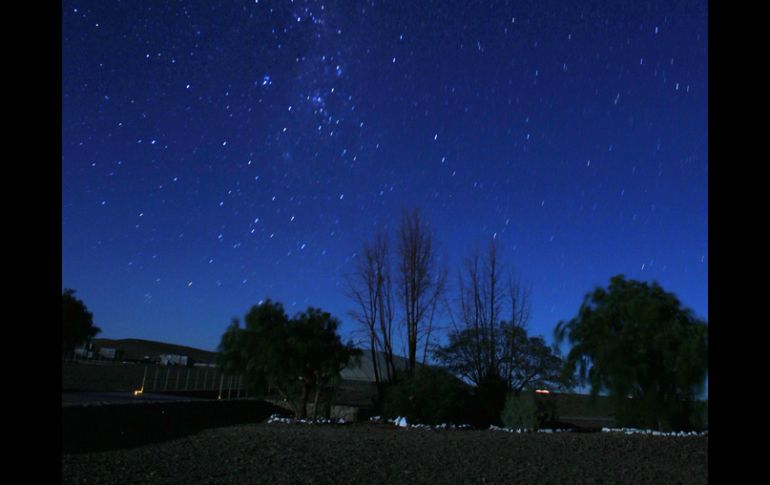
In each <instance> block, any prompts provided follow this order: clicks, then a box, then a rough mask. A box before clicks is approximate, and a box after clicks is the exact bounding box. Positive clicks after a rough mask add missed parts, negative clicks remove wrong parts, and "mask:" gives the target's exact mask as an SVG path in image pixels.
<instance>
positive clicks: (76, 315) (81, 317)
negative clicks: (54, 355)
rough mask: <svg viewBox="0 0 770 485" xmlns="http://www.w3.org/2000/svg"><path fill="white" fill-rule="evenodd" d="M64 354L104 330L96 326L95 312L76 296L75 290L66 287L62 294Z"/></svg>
mask: <svg viewBox="0 0 770 485" xmlns="http://www.w3.org/2000/svg"><path fill="white" fill-rule="evenodd" d="M61 303H62V305H61V335H62V355H64V354H66V353H69V352H72V351H73V350H75V347H77V346H78V345H80V344H82V343H85V342H88V341H89V340H90V339H92V338H93V337H95V336H96V334H98V333H99V332H101V331H102V330H101V329H100V328H99V327H96V326H94V321H93V314H92V313H91V312H89V311H88V308H86V305H85V304H84V303H83V302H82V301H80V300H79V299H78V298H76V297H75V290H72V289H69V288H67V289H65V290H64V293H62V296H61Z"/></svg>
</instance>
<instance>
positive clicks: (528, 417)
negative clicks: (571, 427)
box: [501, 391, 556, 429]
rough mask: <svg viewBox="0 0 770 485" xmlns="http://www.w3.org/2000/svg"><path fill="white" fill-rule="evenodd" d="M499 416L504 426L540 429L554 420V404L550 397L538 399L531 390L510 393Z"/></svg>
mask: <svg viewBox="0 0 770 485" xmlns="http://www.w3.org/2000/svg"><path fill="white" fill-rule="evenodd" d="M501 418H502V421H503V425H504V426H505V427H506V428H511V429H518V428H525V429H540V428H543V427H545V426H546V425H547V424H548V423H551V422H553V421H555V420H556V404H555V403H554V402H553V401H552V400H551V399H538V397H537V396H536V395H535V394H534V393H533V392H528V391H522V392H520V393H519V394H516V393H511V394H509V395H508V398H507V399H506V400H505V407H504V408H503V412H502V415H501Z"/></svg>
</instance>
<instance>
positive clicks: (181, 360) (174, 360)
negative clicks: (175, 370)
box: [160, 354, 192, 366]
mask: <svg viewBox="0 0 770 485" xmlns="http://www.w3.org/2000/svg"><path fill="white" fill-rule="evenodd" d="M188 362H189V363H190V364H192V361H191V359H190V358H189V357H187V356H186V355H178V354H160V364H161V365H184V366H186V365H188Z"/></svg>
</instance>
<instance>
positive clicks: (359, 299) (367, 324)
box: [347, 231, 395, 389]
mask: <svg viewBox="0 0 770 485" xmlns="http://www.w3.org/2000/svg"><path fill="white" fill-rule="evenodd" d="M347 283H348V297H349V298H350V299H351V300H352V301H353V302H354V303H355V305H356V306H355V309H354V310H352V311H351V312H350V315H351V316H352V317H353V318H354V319H355V320H356V321H357V322H358V323H359V324H360V325H361V328H362V329H363V330H364V331H365V332H366V336H367V339H368V341H369V348H370V352H371V358H372V366H373V368H374V378H375V382H376V384H377V388H378V389H380V388H381V385H382V383H383V382H392V381H393V380H394V379H395V365H394V363H393V318H394V312H393V306H394V305H393V291H392V281H391V277H390V268H389V262H388V241H387V236H386V234H385V233H384V232H382V231H380V232H378V233H376V234H375V236H374V239H373V241H371V242H369V241H367V242H365V243H364V248H363V252H362V253H361V257H360V258H358V260H357V263H356V267H355V270H354V272H353V274H351V275H349V276H348V278H347ZM378 351H380V352H382V353H383V355H384V356H385V359H384V360H385V362H384V369H382V368H381V367H380V366H381V362H380V359H379V357H378Z"/></svg>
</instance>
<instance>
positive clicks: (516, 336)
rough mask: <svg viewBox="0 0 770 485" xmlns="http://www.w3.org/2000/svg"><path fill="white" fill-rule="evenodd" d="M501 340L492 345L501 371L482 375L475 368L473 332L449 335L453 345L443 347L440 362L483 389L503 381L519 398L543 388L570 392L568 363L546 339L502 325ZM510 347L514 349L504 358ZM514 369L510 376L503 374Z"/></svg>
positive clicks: (474, 338)
mask: <svg viewBox="0 0 770 485" xmlns="http://www.w3.org/2000/svg"><path fill="white" fill-rule="evenodd" d="M498 330H499V333H498V335H499V338H498V339H497V340H496V341H495V342H493V343H492V345H493V346H494V348H495V353H496V354H497V356H498V360H497V363H498V367H495V368H489V369H488V370H486V371H485V373H483V374H480V373H478V372H477V370H476V368H475V365H474V364H475V362H474V349H476V348H478V345H477V337H476V335H475V333H474V331H473V330H472V329H462V330H455V331H453V332H451V333H450V334H449V343H448V344H447V345H445V346H443V347H439V348H438V349H437V350H436V352H435V355H436V358H437V360H438V361H439V362H441V363H442V364H443V365H444V366H445V367H446V368H447V369H449V370H450V371H452V372H454V373H455V374H457V375H458V376H461V377H463V378H464V379H466V380H468V381H470V382H472V383H473V384H475V385H476V386H481V385H482V383H483V382H484V381H485V380H489V379H500V380H501V381H502V382H503V383H504V384H505V390H506V391H513V392H514V393H516V394H518V393H519V392H521V391H522V390H524V389H535V388H541V387H550V388H569V387H570V383H569V381H568V380H567V382H565V379H564V378H563V377H562V367H563V365H564V362H563V360H562V358H561V355H560V353H559V349H558V348H557V347H555V346H553V347H549V346H548V345H546V343H545V340H544V339H543V338H542V337H539V336H538V337H530V336H528V335H527V331H526V329H524V328H522V327H518V326H514V325H510V324H509V323H508V322H502V323H501V324H499V325H498ZM506 346H507V347H508V348H509V349H510V350H509V351H508V352H507V355H504V351H505V348H506ZM507 368H510V369H511V371H510V373H509V374H507V375H506V374H505V373H504V372H503V370H504V369H507Z"/></svg>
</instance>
